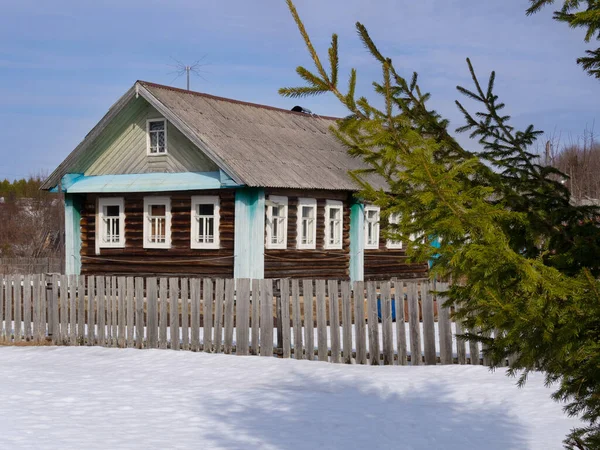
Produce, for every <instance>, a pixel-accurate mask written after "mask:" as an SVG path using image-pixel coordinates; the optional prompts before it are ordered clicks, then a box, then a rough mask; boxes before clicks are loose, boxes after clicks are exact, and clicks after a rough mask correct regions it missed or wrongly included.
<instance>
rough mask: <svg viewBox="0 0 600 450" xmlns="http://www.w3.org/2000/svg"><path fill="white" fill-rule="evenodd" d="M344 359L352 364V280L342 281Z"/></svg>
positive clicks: (346, 362)
mask: <svg viewBox="0 0 600 450" xmlns="http://www.w3.org/2000/svg"><path fill="white" fill-rule="evenodd" d="M340 288H341V289H340V290H341V293H342V351H343V355H342V361H343V362H344V363H345V364H352V303H351V301H350V282H349V281H342V282H341V284H340Z"/></svg>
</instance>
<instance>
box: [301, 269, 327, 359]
mask: <svg viewBox="0 0 600 450" xmlns="http://www.w3.org/2000/svg"><path fill="white" fill-rule="evenodd" d="M316 294H317V295H316V299H317V347H318V349H317V351H318V354H317V356H318V358H319V361H328V360H329V356H328V349H327V347H328V345H327V305H326V303H325V280H317V281H316ZM305 317H306V316H305Z"/></svg>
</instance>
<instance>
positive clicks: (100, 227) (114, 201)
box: [96, 197, 125, 255]
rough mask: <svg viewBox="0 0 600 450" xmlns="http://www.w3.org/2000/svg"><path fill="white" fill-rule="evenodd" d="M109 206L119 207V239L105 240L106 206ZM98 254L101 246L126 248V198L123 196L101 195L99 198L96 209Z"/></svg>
mask: <svg viewBox="0 0 600 450" xmlns="http://www.w3.org/2000/svg"><path fill="white" fill-rule="evenodd" d="M107 206H118V207H119V241H118V242H103V241H102V236H103V235H104V234H105V223H104V208H105V207H107ZM96 211H97V214H96V254H97V255H99V254H100V249H101V248H124V247H125V200H124V199H123V197H101V198H99V199H98V209H97V210H96Z"/></svg>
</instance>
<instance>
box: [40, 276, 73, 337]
mask: <svg viewBox="0 0 600 450" xmlns="http://www.w3.org/2000/svg"><path fill="white" fill-rule="evenodd" d="M78 286H79V282H78V280H77V275H69V345H77V288H78ZM43 315H44V314H43V313H42V316H43Z"/></svg>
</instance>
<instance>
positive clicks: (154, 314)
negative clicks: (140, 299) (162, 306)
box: [146, 277, 159, 348]
mask: <svg viewBox="0 0 600 450" xmlns="http://www.w3.org/2000/svg"><path fill="white" fill-rule="evenodd" d="M156 282H157V280H156V278H154V277H152V278H147V279H146V297H147V299H148V327H147V329H146V333H147V335H148V348H158V308H159V307H158V292H157V285H156Z"/></svg>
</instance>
